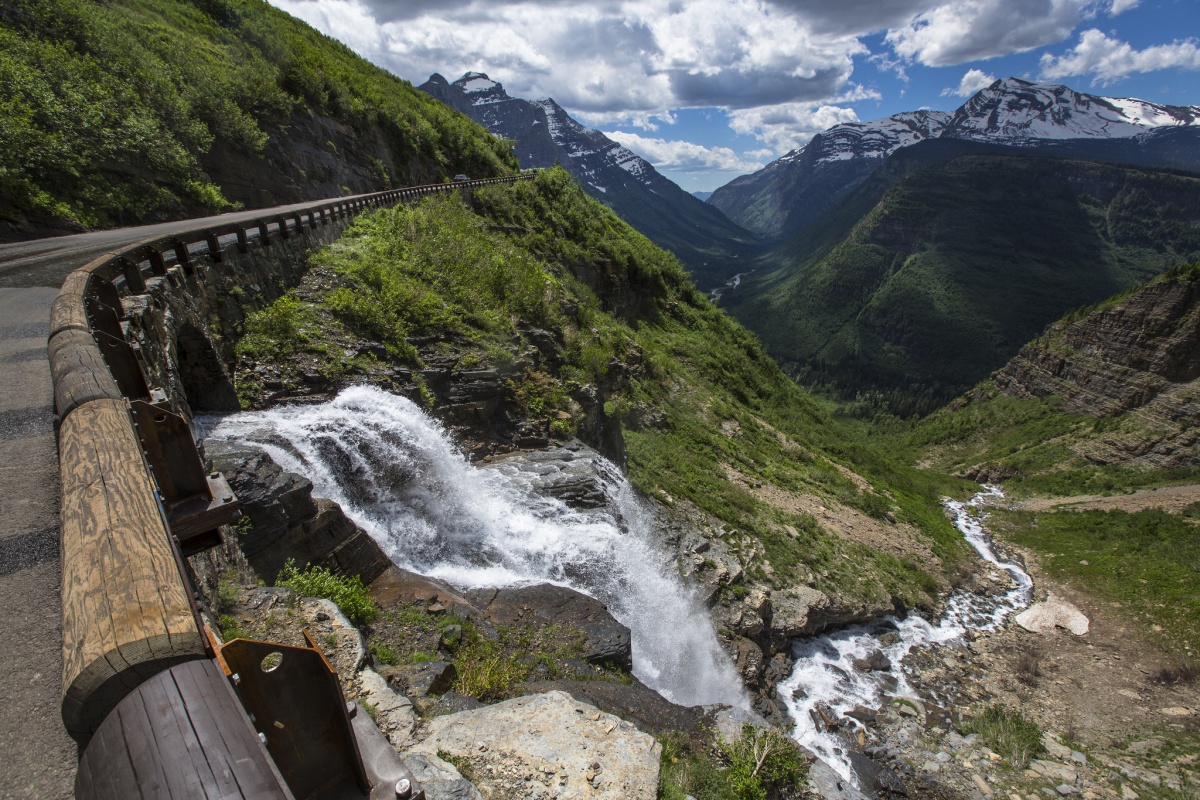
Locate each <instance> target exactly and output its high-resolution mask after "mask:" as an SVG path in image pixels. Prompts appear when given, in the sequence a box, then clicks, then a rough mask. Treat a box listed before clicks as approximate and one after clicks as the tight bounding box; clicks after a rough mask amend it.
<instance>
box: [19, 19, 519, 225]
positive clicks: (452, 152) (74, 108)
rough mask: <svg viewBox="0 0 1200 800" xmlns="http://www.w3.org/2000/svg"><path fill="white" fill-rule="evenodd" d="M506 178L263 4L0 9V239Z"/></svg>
mask: <svg viewBox="0 0 1200 800" xmlns="http://www.w3.org/2000/svg"><path fill="white" fill-rule="evenodd" d="M515 168H516V160H515V159H514V158H513V157H512V155H511V154H510V153H509V151H508V146H507V145H506V144H505V143H503V142H500V141H499V140H497V139H496V138H495V137H494V136H492V135H491V134H489V133H488V132H487V131H485V130H484V129H483V128H482V127H480V126H479V125H477V124H476V123H474V122H472V121H471V120H469V119H467V118H466V117H464V116H462V115H460V114H458V113H455V112H454V111H452V110H450V109H448V108H446V107H445V106H444V105H442V104H440V103H437V102H435V101H433V100H432V99H430V98H429V97H428V96H426V95H425V94H423V93H421V92H418V91H416V90H415V89H413V87H412V85H411V84H409V83H408V82H407V81H403V80H401V79H399V78H397V77H395V76H394V75H391V74H389V73H387V72H385V71H384V70H382V69H380V68H378V67H375V66H373V65H371V64H370V63H368V62H367V61H365V60H364V59H362V58H360V57H359V56H357V55H355V54H354V53H352V52H351V51H350V49H349V48H347V47H345V46H344V45H342V44H340V43H339V42H337V41H335V40H333V39H331V38H329V37H327V36H323V35H321V34H320V33H317V32H316V31H315V30H313V29H312V28H310V27H309V26H307V25H305V24H304V23H302V22H300V21H298V20H296V19H294V18H293V17H291V16H289V15H287V14H285V13H284V12H282V11H279V10H278V9H275V8H273V7H271V6H270V5H268V4H267V3H266V2H263V1H262V0H202V1H201V2H196V3H187V2H181V0H163V1H162V2H157V1H156V2H144V1H143V0H114V1H113V2H106V3H94V2H86V0H13V1H12V2H5V3H4V4H3V5H0V241H3V240H14V239H22V238H30V237H34V236H39V235H46V234H48V233H53V232H64V231H69V230H78V229H80V228H81V227H89V228H90V227H108V226H114V225H129V224H134V223H139V222H145V221H152V220H160V219H168V218H179V217H183V216H189V215H194V214H199V213H205V212H209V213H212V212H219V211H223V210H226V209H229V208H232V207H234V205H235V204H243V205H245V206H248V207H264V206H269V205H275V204H278V203H285V202H295V201H300V200H305V199H317V198H321V197H329V196H336V195H339V194H349V193H356V192H367V191H376V190H379V189H383V188H386V187H388V186H390V185H404V184H413V183H425V182H430V181H437V180H439V179H445V178H449V177H450V176H452V175H454V174H455V173H459V172H465V173H469V174H472V175H473V176H475V177H487V176H491V175H498V174H506V173H509V172H511V171H512V170H514V169H515Z"/></svg>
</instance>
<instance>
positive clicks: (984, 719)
mask: <svg viewBox="0 0 1200 800" xmlns="http://www.w3.org/2000/svg"><path fill="white" fill-rule="evenodd" d="M963 729H964V730H965V731H966V732H967V733H975V734H978V735H979V738H980V739H982V740H983V742H984V744H986V745H987V746H988V747H990V748H991V749H992V751H993V752H995V753H997V754H998V755H1000V756H1002V757H1004V758H1005V759H1007V760H1008V762H1009V763H1010V764H1012V765H1013V766H1015V767H1017V768H1019V769H1023V768H1024V767H1025V766H1027V765H1028V764H1029V760H1030V759H1031V758H1036V757H1037V756H1039V755H1041V754H1042V753H1043V752H1045V750H1046V747H1045V745H1044V744H1042V729H1041V728H1039V727H1038V726H1037V724H1036V723H1034V722H1032V721H1030V720H1029V719H1028V718H1026V717H1025V715H1023V714H1022V713H1021V712H1020V711H1017V710H1016V709H1012V708H1009V707H1008V706H1004V705H1000V704H998V703H997V704H994V705H990V706H988V707H987V708H985V709H984V710H983V711H982V712H981V713H980V714H978V715H976V716H975V717H974V718H972V719H971V720H969V721H968V722H967V723H966V725H964V726H963Z"/></svg>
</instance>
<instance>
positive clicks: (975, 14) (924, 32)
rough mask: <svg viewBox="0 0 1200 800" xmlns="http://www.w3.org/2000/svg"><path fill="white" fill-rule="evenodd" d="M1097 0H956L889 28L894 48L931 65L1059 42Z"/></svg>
mask: <svg viewBox="0 0 1200 800" xmlns="http://www.w3.org/2000/svg"><path fill="white" fill-rule="evenodd" d="M1093 2H1094V0H957V1H956V2H950V3H944V4H942V5H939V6H938V7H936V8H934V9H931V10H929V11H925V12H922V13H920V14H917V15H916V16H914V17H913V18H912V19H911V20H909V21H908V23H907V24H905V25H901V26H899V27H896V28H892V29H891V30H889V31H888V33H887V36H886V41H887V42H888V44H890V45H891V46H892V49H893V50H895V52H896V54H897V55H899V56H901V57H903V58H906V59H910V60H914V61H918V62H920V63H921V64H924V65H925V66H928V67H948V66H954V65H955V64H962V63H964V62H966V61H975V60H977V59H984V58H994V57H996V56H1002V55H1007V54H1009V53H1019V52H1024V51H1026V50H1032V49H1034V48H1035V47H1042V46H1044V45H1048V44H1053V43H1055V42H1061V41H1062V40H1063V39H1066V38H1067V37H1068V36H1070V35H1071V32H1072V31H1073V30H1075V26H1076V25H1078V24H1079V22H1080V20H1081V19H1083V18H1084V16H1085V15H1086V14H1090V13H1092V5H1093Z"/></svg>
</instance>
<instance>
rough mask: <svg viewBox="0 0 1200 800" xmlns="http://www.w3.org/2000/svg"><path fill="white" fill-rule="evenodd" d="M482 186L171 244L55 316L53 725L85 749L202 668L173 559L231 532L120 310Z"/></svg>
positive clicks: (185, 431) (318, 212) (117, 270)
mask: <svg viewBox="0 0 1200 800" xmlns="http://www.w3.org/2000/svg"><path fill="white" fill-rule="evenodd" d="M521 177H529V176H520V177H513V178H492V179H484V180H474V181H466V182H459V183H454V184H438V185H433V186H418V187H411V188H404V189H393V190H388V191H383V192H376V193H374V194H369V195H361V196H357V197H350V198H345V199H341V200H333V201H328V202H323V203H317V204H314V205H312V206H311V207H308V208H304V209H302V210H299V211H289V212H288V213H287V214H285V215H271V214H266V213H265V214H264V215H263V216H261V217H260V218H259V219H256V220H254V221H251V222H242V223H230V224H224V225H217V226H211V225H210V226H206V227H201V228H194V229H190V230H184V231H182V232H179V233H176V234H174V235H171V236H166V237H160V238H156V239H151V240H147V241H144V242H140V243H138V244H137V245H134V246H132V247H129V248H125V249H123V250H121V251H120V252H115V253H109V254H106V255H103V256H101V257H99V258H97V259H95V260H94V261H92V262H91V263H90V264H88V265H86V266H84V267H81V268H80V269H78V270H76V271H75V272H74V273H72V274H71V275H70V276H68V278H67V279H66V281H65V282H64V284H63V286H62V289H61V291H60V292H59V295H58V297H57V299H56V300H55V302H54V306H53V309H52V311H51V318H50V331H49V343H48V347H47V350H48V355H49V359H50V366H51V373H52V376H53V381H54V402H55V410H56V413H57V417H58V423H59V428H58V431H59V436H58V439H59V469H60V472H61V475H62V501H61V531H62V542H61V555H62V609H63V611H62V614H63V618H62V636H63V651H62V652H63V673H62V717H63V722H64V724H65V725H66V728H67V731H68V732H69V733H70V734H71V735H72V736H73V737H75V738H76V739H77V740H79V741H80V742H86V741H87V740H88V738H89V737H90V736H91V735H92V733H93V732H94V731H96V730H97V728H98V727H99V726H100V724H101V723H102V722H103V721H104V719H105V717H106V716H108V714H109V713H110V712H111V711H112V710H113V709H114V708H116V706H117V705H118V703H120V701H121V700H122V699H123V698H124V697H125V696H126V695H128V694H129V693H130V692H131V691H133V690H134V689H136V688H137V687H138V686H139V685H140V684H142V683H143V682H145V681H147V680H148V679H150V678H152V677H153V676H155V675H157V674H159V673H161V672H164V671H166V670H169V669H171V668H173V667H175V666H177V665H179V664H181V663H184V662H187V661H191V660H197V659H203V658H206V657H210V656H211V655H212V654H211V653H210V652H209V648H208V643H207V640H206V639H205V637H204V635H203V633H202V622H201V620H200V617H199V613H198V608H197V601H196V598H195V596H194V595H193V594H192V591H191V589H190V588H189V585H188V582H187V579H186V578H185V570H184V564H183V558H184V557H185V556H186V555H188V554H190V553H192V552H197V551H199V550H201V549H204V548H205V547H209V546H212V545H213V544H215V543H217V542H219V535H218V534H217V531H218V530H219V528H220V526H222V525H226V524H229V523H231V522H233V521H235V520H236V519H237V517H238V516H239V513H240V512H239V511H238V510H237V501H236V499H235V498H234V497H233V494H232V492H231V491H230V490H229V487H228V485H227V484H225V482H224V479H223V478H222V477H221V476H219V475H216V474H213V475H207V474H205V472H204V468H203V464H202V463H201V461H200V456H199V452H198V451H197V448H196V443H195V441H194V439H193V438H192V435H191V430H190V426H189V422H188V420H186V419H184V418H183V417H182V416H180V415H179V414H176V413H174V411H173V409H172V408H171V405H170V403H169V402H168V400H167V397H166V393H165V392H164V391H163V387H156V386H154V385H153V384H152V381H151V380H149V379H148V377H147V375H148V374H150V373H149V372H148V370H147V369H146V365H145V361H144V358H143V355H142V353H141V352H140V351H139V347H138V345H137V344H136V342H131V341H129V339H128V337H127V335H126V334H127V330H126V328H127V326H123V323H124V322H125V319H126V316H125V309H124V307H123V305H122V297H123V296H130V295H139V294H144V293H146V292H147V291H148V290H154V288H155V287H160V286H161V287H166V290H168V291H170V290H175V289H177V288H178V287H181V286H185V285H186V280H184V278H186V276H189V275H192V274H193V273H194V271H195V270H198V269H234V268H236V267H235V266H233V265H232V262H233V261H235V260H236V258H237V255H238V254H239V253H247V252H249V251H251V250H252V249H254V248H270V247H272V246H275V242H277V241H279V240H282V239H288V238H289V237H297V236H298V237H306V236H307V235H308V233H309V232H310V231H314V230H320V229H323V228H325V227H326V226H329V225H330V224H337V225H338V226H341V225H344V224H345V222H346V221H347V220H349V219H350V218H352V217H353V216H355V215H357V214H358V213H360V212H362V211H364V210H367V209H370V208H374V207H379V206H390V205H395V204H397V203H404V202H411V201H415V200H418V199H420V198H422V197H424V196H427V195H430V194H436V193H444V192H449V191H453V190H455V189H460V188H468V189H469V188H472V187H478V186H486V185H489V184H495V183H508V182H512V181H515V180H519V179H520V178H521Z"/></svg>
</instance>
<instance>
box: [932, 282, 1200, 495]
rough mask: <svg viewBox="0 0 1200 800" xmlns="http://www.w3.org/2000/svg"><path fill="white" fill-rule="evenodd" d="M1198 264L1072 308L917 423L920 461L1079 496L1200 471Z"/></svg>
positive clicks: (1028, 488)
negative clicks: (999, 365)
mask: <svg viewBox="0 0 1200 800" xmlns="http://www.w3.org/2000/svg"><path fill="white" fill-rule="evenodd" d="M1198 430H1200V264H1197V263H1193V264H1191V265H1184V266H1180V267H1178V268H1175V269H1172V270H1169V271H1167V272H1166V273H1164V274H1163V275H1161V276H1159V277H1157V278H1155V279H1154V280H1152V281H1150V282H1148V283H1146V284H1143V285H1141V286H1138V287H1136V288H1135V289H1132V290H1129V291H1126V292H1123V293H1121V294H1119V295H1116V296H1114V297H1111V298H1108V299H1106V300H1104V301H1103V302H1101V303H1099V304H1097V305H1096V306H1094V307H1092V308H1087V309H1082V310H1080V311H1076V312H1073V313H1072V314H1070V315H1068V316H1066V317H1065V318H1063V319H1061V320H1059V321H1057V322H1055V323H1053V324H1052V325H1050V326H1049V327H1047V328H1046V330H1045V331H1044V332H1043V333H1042V335H1041V336H1039V337H1038V338H1036V339H1034V340H1033V341H1031V342H1030V343H1028V344H1027V345H1025V346H1024V347H1022V348H1021V350H1020V352H1019V353H1018V354H1017V355H1016V356H1015V357H1013V358H1012V359H1011V360H1010V361H1009V362H1008V363H1007V364H1005V365H1004V366H1003V367H1002V368H1000V369H999V370H997V371H996V372H995V373H994V374H993V375H992V376H991V378H990V379H989V380H987V381H985V382H983V383H981V384H980V385H979V386H977V387H975V389H973V390H972V391H971V392H969V393H967V394H966V395H964V396H963V397H962V398H960V399H958V400H956V401H955V402H954V403H952V404H950V405H949V406H948V407H947V408H945V409H942V410H940V411H938V412H937V413H936V414H933V415H931V416H930V417H928V418H927V419H926V420H924V421H922V422H921V423H920V424H919V425H918V426H917V427H916V428H915V429H914V434H913V437H912V439H911V446H912V448H913V451H912V452H913V453H916V452H917V451H924V452H925V455H926V458H927V463H929V464H930V465H931V466H936V467H937V468H940V469H945V470H948V471H959V472H965V473H969V474H970V475H971V476H972V477H978V478H980V479H992V480H1004V481H1005V482H1006V484H1008V485H1010V486H1013V487H1018V488H1019V489H1020V490H1023V491H1031V492H1037V491H1041V492H1050V493H1055V494H1076V493H1079V494H1082V493H1093V492H1103V491H1109V490H1113V489H1122V488H1136V487H1138V486H1141V485H1146V484H1154V483H1157V482H1164V481H1166V482H1170V481H1171V480H1182V479H1186V478H1189V477H1190V478H1191V479H1192V480H1193V481H1194V479H1195V478H1196V477H1197V476H1198V475H1200V439H1198V437H1197V431H1198Z"/></svg>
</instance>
